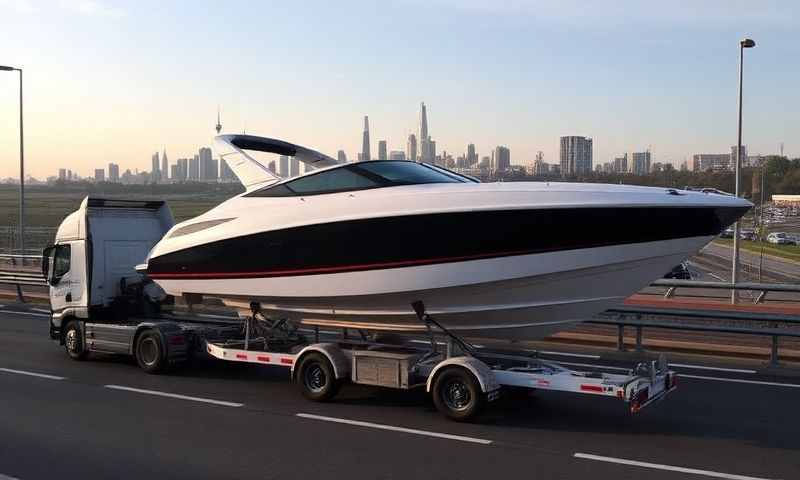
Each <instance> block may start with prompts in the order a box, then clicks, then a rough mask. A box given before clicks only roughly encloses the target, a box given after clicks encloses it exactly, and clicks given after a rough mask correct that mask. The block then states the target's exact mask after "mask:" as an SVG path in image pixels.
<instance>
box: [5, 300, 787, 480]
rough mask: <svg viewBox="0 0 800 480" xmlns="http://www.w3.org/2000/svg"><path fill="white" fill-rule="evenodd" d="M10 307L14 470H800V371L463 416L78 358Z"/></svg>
mask: <svg viewBox="0 0 800 480" xmlns="http://www.w3.org/2000/svg"><path fill="white" fill-rule="evenodd" d="M11 308H12V307H10V306H5V307H0V409H1V410H0V411H1V412H2V413H0V479H2V480H6V479H8V478H9V477H10V478H17V479H21V480H33V479H42V478H48V479H50V478H82V479H86V478H118V479H124V478H131V479H147V478H159V479H160V478H187V479H205V478H214V479H221V478H223V479H228V478H231V479H232V478H237V479H239V478H258V479H272V478H303V479H309V478H353V479H358V478H365V479H367V478H368V479H375V478H402V479H409V478H448V479H466V478H487V477H488V478H532V479H537V480H538V479H551V478H552V479H582V478H592V479H614V480H619V479H642V478H647V479H684V478H686V479H688V478H691V479H698V478H724V479H740V480H746V479H775V478H784V479H795V478H800V414H798V408H799V406H800V377H798V378H795V379H792V378H791V377H765V376H762V375H757V374H755V372H751V371H748V370H746V369H742V370H741V371H733V370H724V368H725V366H723V365H721V364H717V368H723V370H720V369H708V368H700V367H708V365H689V366H686V365H682V366H681V365H673V368H675V369H676V370H677V371H679V372H681V374H682V376H681V378H680V383H679V388H678V390H677V391H676V392H675V393H673V394H672V395H671V396H670V397H668V398H667V399H666V400H665V401H663V402H661V403H659V404H657V405H654V406H652V407H650V408H649V409H647V410H645V411H643V412H641V413H640V414H638V415H636V416H631V415H629V414H628V413H627V411H626V408H625V405H624V404H623V403H621V402H619V401H618V400H616V399H610V398H602V399H601V398H593V397H588V396H575V395H570V394H560V393H552V392H537V393H535V394H534V395H532V396H527V397H526V396H508V397H505V398H503V399H502V400H500V401H498V402H497V403H495V404H494V405H492V407H491V408H490V409H489V410H488V412H487V413H486V414H485V415H484V416H483V417H482V418H480V419H479V421H478V422H476V423H471V424H458V423H454V422H451V421H448V420H446V419H444V418H443V417H441V416H440V415H439V414H438V413H437V412H436V411H435V409H434V408H433V406H432V405H431V402H430V401H429V400H428V398H427V397H426V395H425V394H424V392H398V391H388V390H379V389H372V388H362V387H356V386H348V387H345V388H343V389H342V392H341V393H340V395H339V396H338V397H337V399H336V400H335V401H334V402H333V403H328V404H316V403H310V402H308V401H306V400H304V399H302V398H301V397H300V395H299V393H298V392H297V391H295V388H294V387H293V386H292V385H291V384H290V383H289V381H288V379H287V371H286V370H283V369H272V368H270V367H263V366H258V365H248V364H232V363H223V362H214V361H204V362H199V364H195V365H192V366H191V368H183V369H180V370H178V371H176V372H173V373H171V374H168V375H162V376H152V375H147V374H145V373H143V372H141V371H140V370H139V369H138V368H137V367H136V365H135V364H134V363H133V362H132V361H130V360H127V359H125V358H118V357H95V358H93V359H92V360H89V361H84V362H75V361H71V360H69V359H68V358H67V357H66V354H65V353H64V351H63V349H62V348H61V347H59V346H58V345H57V344H55V343H54V342H51V341H50V340H49V339H48V337H47V317H46V314H45V313H43V312H41V311H35V310H27V311H24V312H21V313H15V312H12V311H9V310H10V309H11ZM558 357H559V360H562V361H565V362H570V363H580V364H585V365H586V364H588V365H596V364H598V362H600V361H601V360H600V359H598V358H597V357H595V356H591V355H588V356H583V357H575V356H565V355H558ZM621 366H625V364H624V362H622V363H608V362H603V366H602V367H598V368H603V369H605V368H607V367H616V368H619V367H621ZM628 366H630V365H628ZM576 368H577V367H576ZM582 368H587V367H582ZM607 371H613V370H612V369H608V370H607Z"/></svg>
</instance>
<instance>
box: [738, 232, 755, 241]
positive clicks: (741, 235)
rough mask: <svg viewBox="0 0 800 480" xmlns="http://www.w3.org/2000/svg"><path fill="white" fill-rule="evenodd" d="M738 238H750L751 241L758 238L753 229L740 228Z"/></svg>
mask: <svg viewBox="0 0 800 480" xmlns="http://www.w3.org/2000/svg"><path fill="white" fill-rule="evenodd" d="M739 238H740V239H742V240H750V241H751V242H755V241H756V240H758V235H756V232H754V231H753V230H740V231H739Z"/></svg>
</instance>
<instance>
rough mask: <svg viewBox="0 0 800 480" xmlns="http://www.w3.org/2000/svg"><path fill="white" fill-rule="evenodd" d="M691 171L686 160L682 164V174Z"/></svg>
mask: <svg viewBox="0 0 800 480" xmlns="http://www.w3.org/2000/svg"><path fill="white" fill-rule="evenodd" d="M688 170H689V165H688V164H687V163H686V160H684V161H683V162H681V172H686V171H688Z"/></svg>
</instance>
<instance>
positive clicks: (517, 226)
mask: <svg viewBox="0 0 800 480" xmlns="http://www.w3.org/2000/svg"><path fill="white" fill-rule="evenodd" d="M746 210H747V209H745V208H709V207H704V208H700V207H685V208H658V207H656V208H653V207H651V208H642V207H619V208H573V209H558V210H507V211H493V212H491V211H490V212H486V211H478V212H458V213H443V214H429V215H409V216H404V217H382V218H373V219H363V220H350V221H343V222H332V223H326V224H316V225H308V226H303V227H295V228H289V229H284V230H277V231H270V232H263V233H259V234H253V235H247V236H243V237H236V238H231V239H227V240H223V241H218V242H213V243H209V244H204V245H198V246H196V247H191V248H187V249H185V250H180V251H177V252H173V253H169V254H165V255H161V256H158V257H154V258H151V259H150V261H149V265H148V275H149V276H150V277H152V278H154V279H225V278H260V277H264V278H267V277H286V276H300V275H321V274H331V273H344V272H356V271H367V270H379V269H391V268H404V267H412V266H423V265H434V264H441V263H453V262H464V261H470V260H481V259H489V258H499V257H508V256H517V255H530V254H536V253H547V252H556V251H567V250H580V249H587V248H597V247H604V246H613V245H628V244H636V243H646V242H654V241H663V240H673V239H679V238H689V237H700V236H712V235H716V234H718V233H719V232H720V231H722V230H723V229H724V228H725V227H727V226H728V225H730V224H731V223H733V221H735V220H736V219H738V218H739V217H740V216H741V215H742V214H744V212H745V211H746ZM657 273H658V272H656V274H657Z"/></svg>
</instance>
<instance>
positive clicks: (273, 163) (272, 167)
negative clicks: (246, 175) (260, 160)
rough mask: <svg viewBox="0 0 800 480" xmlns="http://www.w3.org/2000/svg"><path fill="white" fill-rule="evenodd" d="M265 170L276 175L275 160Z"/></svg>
mask: <svg viewBox="0 0 800 480" xmlns="http://www.w3.org/2000/svg"><path fill="white" fill-rule="evenodd" d="M339 151H340V152H341V150H339ZM267 170H269V171H270V172H272V173H274V174H277V173H278V172H276V171H275V160H273V161H271V162H269V165H267Z"/></svg>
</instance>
